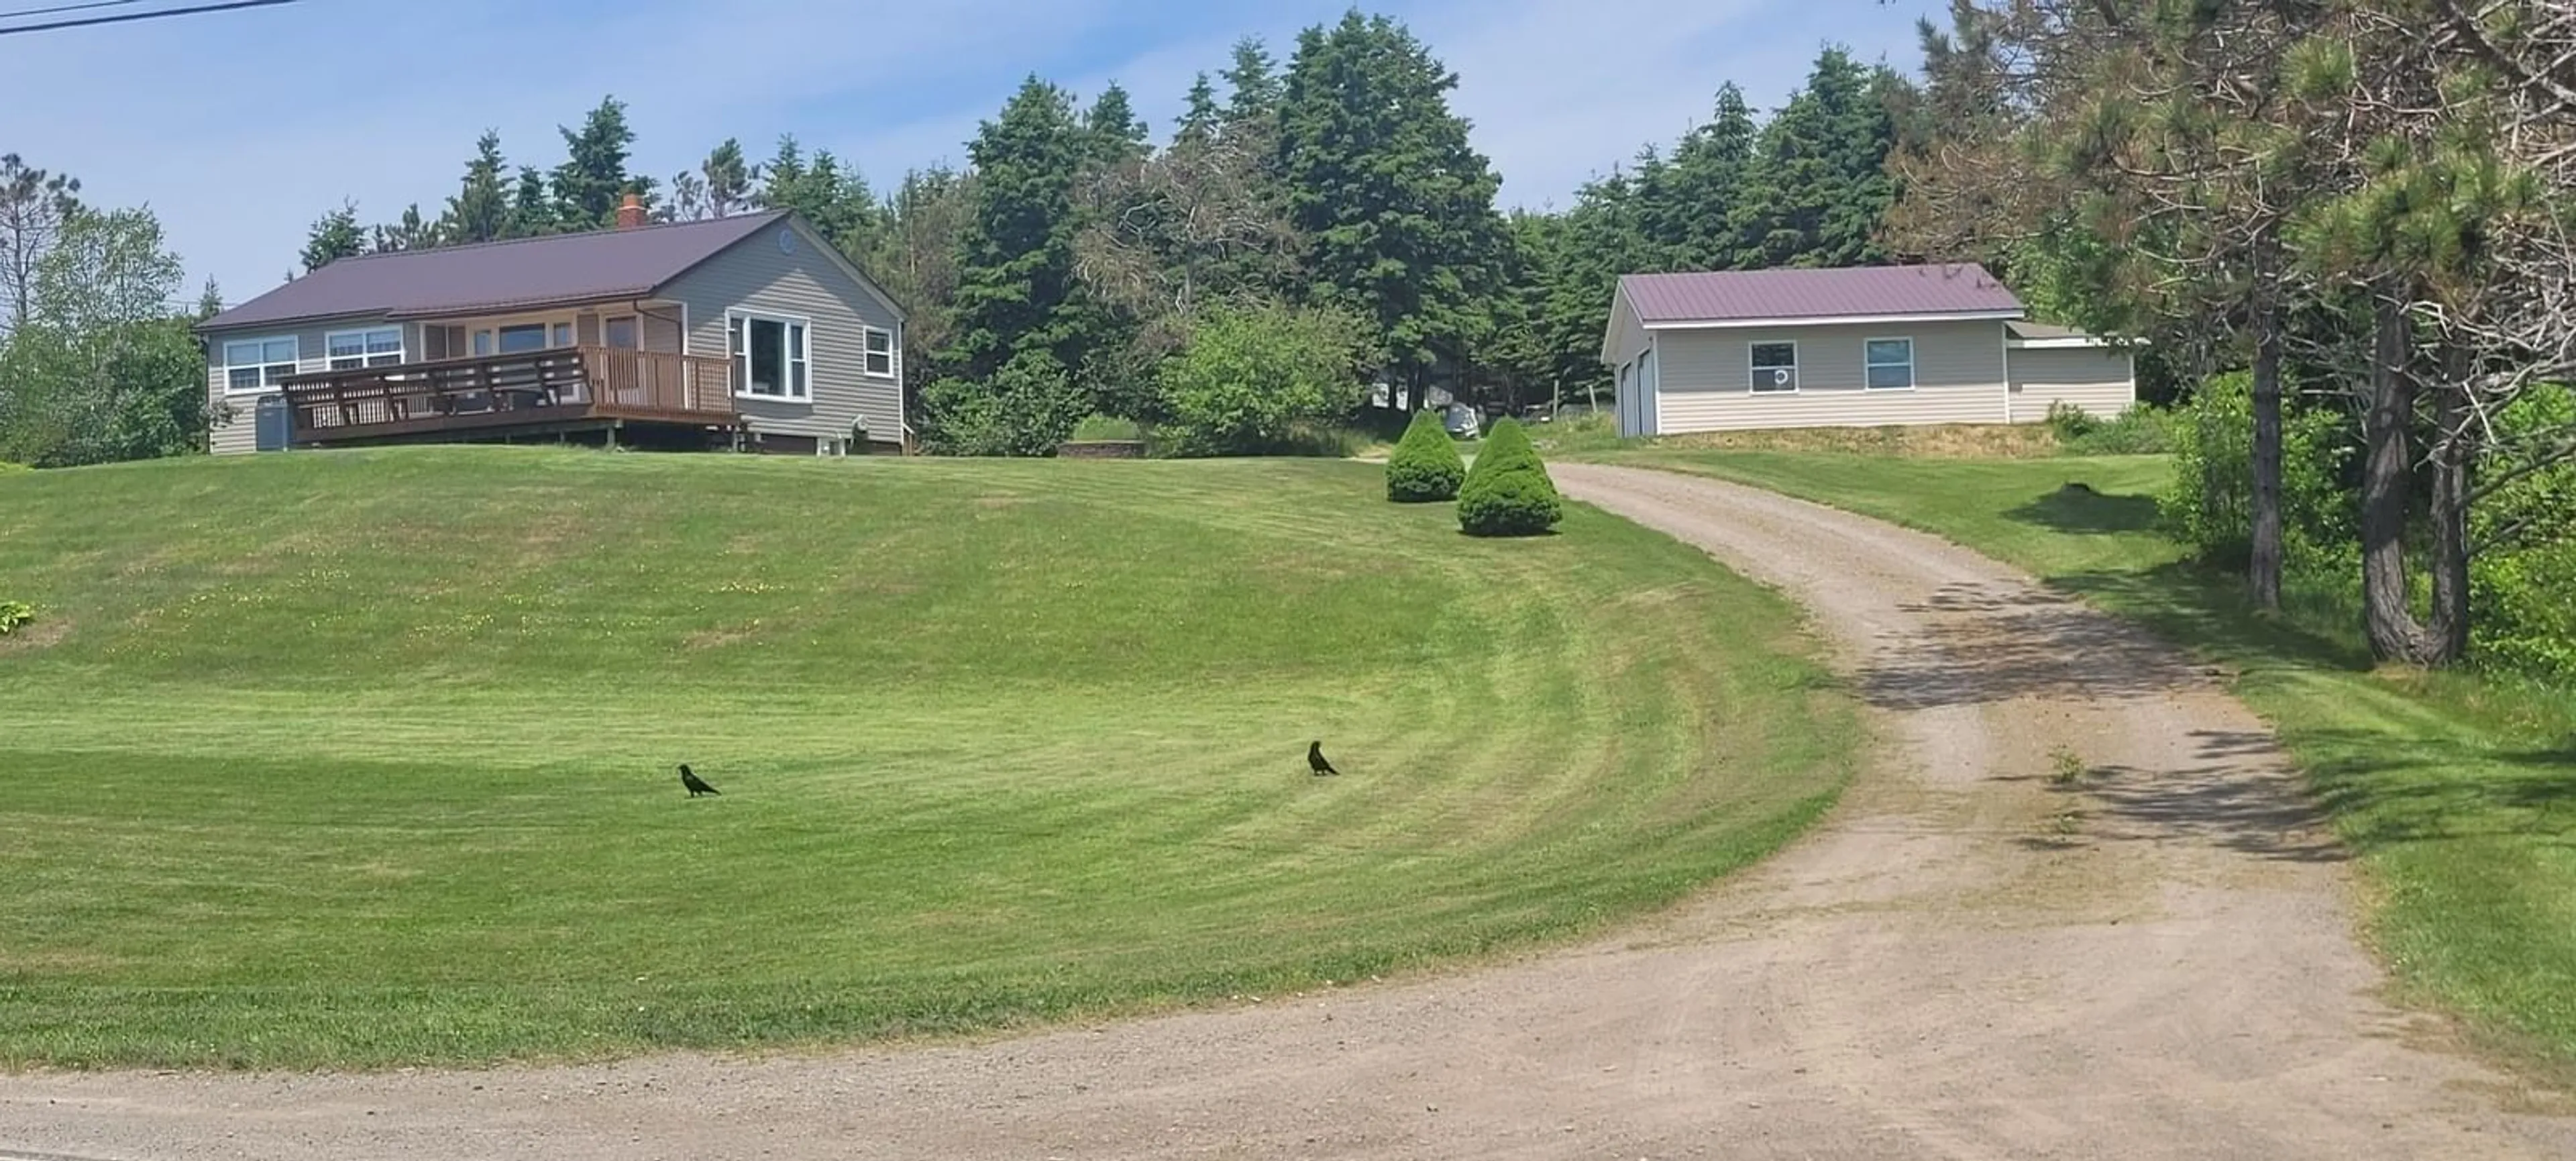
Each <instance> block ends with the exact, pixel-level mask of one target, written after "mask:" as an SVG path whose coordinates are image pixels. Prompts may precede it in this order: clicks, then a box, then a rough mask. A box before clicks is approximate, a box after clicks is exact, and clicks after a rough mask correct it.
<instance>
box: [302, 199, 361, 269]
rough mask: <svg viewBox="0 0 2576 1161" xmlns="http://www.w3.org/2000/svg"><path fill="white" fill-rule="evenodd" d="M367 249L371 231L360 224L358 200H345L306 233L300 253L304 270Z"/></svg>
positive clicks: (348, 256) (327, 263)
mask: <svg viewBox="0 0 2576 1161" xmlns="http://www.w3.org/2000/svg"><path fill="white" fill-rule="evenodd" d="M366 252H367V232H366V230H365V229H363V228H361V227H360V226H359V225H358V203H356V202H342V203H340V208H339V209H336V210H333V211H331V212H330V213H327V214H324V215H322V217H321V218H320V219H319V220H316V221H315V222H314V223H313V228H312V230H311V231H310V232H309V233H307V234H306V235H305V238H304V252H303V254H301V255H299V256H298V257H299V258H300V260H301V261H302V262H303V263H304V272H305V273H307V274H311V273H313V272H314V271H316V270H320V269H321V268H323V267H325V266H328V265H330V264H332V263H334V262H337V261H339V260H341V259H343V258H355V257H357V256H358V255H360V254H364V253H366Z"/></svg>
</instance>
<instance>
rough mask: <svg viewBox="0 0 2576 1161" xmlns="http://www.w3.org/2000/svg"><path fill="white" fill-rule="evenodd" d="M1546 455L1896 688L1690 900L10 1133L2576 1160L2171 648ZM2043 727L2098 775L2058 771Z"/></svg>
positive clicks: (1564, 473)
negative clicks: (2398, 951) (894, 1045)
mask: <svg viewBox="0 0 2576 1161" xmlns="http://www.w3.org/2000/svg"><path fill="white" fill-rule="evenodd" d="M1556 470H1557V472H1558V476H1559V479H1560V482H1561V483H1562V484H1563V485H1564V486H1565V488H1566V490H1567V491H1568V492H1570V493H1571V494H1573V495H1575V496H1577V497H1580V498H1582V499H1585V500H1589V501H1591V502H1593V503H1596V504H1599V505H1600V506H1602V507H1604V508H1607V509H1610V510H1612V511H1615V512H1619V513H1622V514H1624V515H1627V516H1630V517H1633V518H1635V519H1637V520H1639V521H1641V522H1644V523H1646V524H1649V525H1652V526H1654V527H1657V528H1661V529H1664V530H1666V531H1669V532H1671V533H1672V534H1674V535H1676V536H1679V537H1682V538H1683V539H1685V540H1689V541H1691V542H1693V543H1697V544H1700V545H1704V546H1706V547H1707V548H1708V549H1709V550H1710V551H1712V552H1714V553H1715V554H1717V555H1718V556H1720V557H1721V558H1723V559H1725V560H1726V561H1727V562H1728V563H1730V564H1732V565H1734V566H1735V567H1737V568H1739V569H1741V570H1742V571H1744V572H1746V573H1748V574H1751V575H1753V576H1755V577H1758V578H1761V579H1763V580H1766V581H1769V582H1772V583H1775V584H1777V585H1780V586H1782V587H1783V588H1785V589H1787V590H1789V591H1790V592H1791V593H1793V594H1795V595H1797V596H1798V597H1799V598H1800V599H1801V600H1803V601H1804V602H1805V603H1806V604H1807V605H1808V607H1810V608H1811V609H1813V610H1814V611H1815V613H1816V614H1817V620H1818V624H1819V625H1820V626H1821V628H1822V629H1823V630H1824V631H1825V632H1826V633H1827V635H1828V636H1829V637H1830V638H1831V639H1832V641H1833V642H1834V644H1835V645H1836V647H1837V648H1838V649H1839V651H1840V652H1841V655H1842V660H1843V663H1844V664H1845V666H1846V667H1847V672H1849V673H1850V674H1851V675H1852V676H1853V678H1854V679H1855V681H1856V683H1857V685H1858V688H1859V689H1861V690H1862V691H1863V693H1864V694H1865V696H1866V697H1867V698H1868V700H1869V701H1870V702H1871V703H1872V704H1873V705H1874V706H1875V707H1877V711H1878V712H1879V713H1880V714H1882V715H1883V724H1884V726H1885V734H1886V736H1887V738H1888V742H1889V746H1888V753H1887V755H1886V760H1885V761H1884V762H1883V763H1881V765H1880V768H1879V769H1877V770H1876V771H1874V772H1873V773H1872V774H1870V775H1869V776H1868V777H1867V778H1865V779H1864V780H1863V781H1862V782H1861V784H1859V785H1858V786H1856V787H1855V788H1854V790H1853V792H1852V794H1851V796H1850V798H1849V800H1848V801H1847V802H1846V804H1845V806H1844V807H1843V809H1842V810H1840V811H1839V812H1838V813H1837V814H1836V816H1835V817H1834V818H1833V819H1832V820H1831V821H1830V822H1829V823H1828V824H1827V825H1826V826H1825V827H1824V828H1823V829H1821V830H1820V831H1818V832H1817V833H1816V834H1814V835H1813V836H1811V837H1810V838H1809V839H1807V840H1806V841H1804V842H1802V843H1800V844H1799V845H1797V846H1795V847H1793V848H1792V849H1791V850H1789V851H1788V852H1786V853H1784V854H1783V855H1781V856H1780V857H1779V858H1777V859H1774V860H1773V861H1771V862H1769V863H1767V864H1765V865H1763V866H1761V867H1759V868H1756V869H1755V870H1752V871H1750V872H1747V873H1745V874H1743V875H1741V876H1738V877H1737V878H1735V879H1734V880H1731V881H1730V882H1728V883H1726V884H1724V885H1722V886H1720V887H1718V888H1716V889H1714V890H1712V891H1711V892H1710V893H1709V894H1708V895H1707V896H1706V897H1704V898H1703V899H1701V900H1700V901H1698V902H1696V903H1694V904H1692V905H1690V906H1688V907H1686V908H1684V909H1682V910H1681V911H1679V912H1677V913H1675V914H1672V915H1668V916H1665V917H1663V918H1661V919H1658V920H1655V921H1653V922H1651V923H1648V924H1646V925H1643V926H1641V927H1638V928H1636V929H1633V930H1630V931H1628V932H1625V933H1623V934H1622V935H1620V936H1619V937H1617V938H1613V939H1609V940H1605V941H1603V942H1601V943H1598V944H1596V945H1593V946H1590V947H1585V948H1581V949H1576V950H1572V951H1567V952H1560V953H1555V954H1549V955H1544V956H1538V957H1533V958H1531V959H1529V960H1528V961H1526V962H1521V963H1517V964H1513V965H1509V966H1505V967H1500V968H1494V969H1489V970H1483V971H1477V972H1472V973H1467V974H1465V975H1462V976H1458V977H1451V978H1439V979H1431V980H1422V981H1412V982H1405V983H1400V984H1389V985H1379V986H1372V987H1365V988H1359V989H1352V990H1346V991H1339V992H1335V993H1332V994H1330V995H1326V996H1320V997H1306V998H1279V997H1270V998H1266V999H1265V1002H1263V1003H1260V1004H1257V1005H1249V1006H1243V1007H1238V1008H1233V1009H1229V1010H1224V1011H1215V1012H1205V1013H1193V1014H1185V1015H1180V1016H1175V1017H1170V1018H1163V1019H1154V1020H1146V1021H1139V1022H1135V1023H1127V1024H1119V1025H1114V1026H1110V1027H1106V1028H1097V1029H1074V1030H1068V1031H1064V1032H1059V1033H1052V1034H1048V1035H1042V1036H1036V1037H1030V1038H1023V1039H1014V1040H1009V1041H1004V1042H998V1043H991V1044H980V1045H972V1046H962V1047H954V1048H939V1049H930V1050H891V1051H861V1052H846V1053H834V1054H829V1055H821V1056H812V1057H797V1058H788V1059H781V1058H769V1059H762V1060H735V1059H728V1058H717V1057H701V1056H680V1057H664V1058H657V1059H652V1060H644V1061H637V1062H632V1063H627V1064H620V1065H613V1066H603V1067H567V1068H542V1069H499V1070H491V1071H484V1072H473V1073H438V1074H429V1073H423V1074H418V1075H398V1076H311V1077H269V1076H258V1077H235V1076H191V1075H166V1076H165V1075H130V1074H128V1075H99V1076H56V1075H44V1076H33V1077H25V1076H21V1077H11V1078H5V1079H0V1157H6V1156H7V1155H8V1154H9V1152H10V1150H12V1149H17V1150H22V1151H25V1152H28V1153H49V1154H57V1155H70V1156H73V1157H80V1158H89V1157H103V1158H134V1159H143V1158H163V1157H174V1158H175V1157H192V1158H193V1157H206V1158H226V1157H245V1158H249V1157H257V1158H275V1159H282V1161H294V1159H305V1158H311V1159H322V1158H329V1159H332V1161H346V1159H352V1158H376V1157H382V1158H431V1157H436V1158H468V1157H540V1156H542V1157H549V1158H567V1159H589V1158H598V1159H605V1158H620V1159H626V1158H764V1157H767V1158H825V1157H830V1158H850V1157H863V1158H873V1157H886V1158H894V1157H905V1158H914V1157H933V1156H936V1157H961V1158H962V1157H975V1158H1015V1159H1016V1158H1027V1159H1032V1161H1034V1159H1038V1158H1056V1157H1061V1158H1143V1157H1170V1158H1179V1157H1193V1158H1199V1157H1247V1158H1249V1157H1265V1158H1266V1157H1291V1156H1293V1157H1328V1158H1399V1157H1400V1158H1450V1157H1454V1158H1577V1157H1580V1158H1668V1157H1728V1158H1773V1157H1776V1158H1894V1157H1909V1158H1910V1157H1957V1158H2006V1157H2083V1158H2119V1159H2131V1158H2159V1157H2172V1158H2195V1159H2207V1158H2261V1159H2264V1161H2278V1159H2283V1158H2298V1157H2318V1158H2375V1157H2386V1158H2432V1157H2477V1158H2499V1159H2500V1158H2523V1157H2576V1123H2571V1122H2569V1121H2566V1120H2559V1119H2552V1118H2548V1117H2542V1116H2531V1115H2520V1114H2514V1113H2508V1112H2505V1111H2501V1110H2503V1109H2505V1108H2507V1107H2510V1106H2514V1105H2517V1104H2519V1103H2520V1101H2519V1098H2518V1095H2517V1093H2516V1091H2515V1090H2514V1089H2513V1088H2512V1087H2511V1086H2510V1085H2508V1084H2507V1083H2505V1082H2504V1081H2503V1080H2502V1079H2501V1078H2500V1077H2498V1076H2496V1075H2495V1074H2493V1073H2490V1072H2488V1071H2487V1070H2485V1069H2483V1068H2481V1067H2479V1066H2477V1065H2475V1064H2473V1063H2471V1062H2468V1061H2467V1060H2465V1059H2463V1058H2461V1057H2459V1056H2457V1055H2454V1054H2452V1053H2449V1052H2447V1051H2444V1050H2443V1049H2442V1048H2441V1047H2440V1046H2439V1042H2440V1029H2439V1027H2438V1025H2435V1024H2433V1022H2430V1021H2422V1020H2410V1019H2408V1018H2406V1017H2404V1016H2402V1015H2400V1014H2399V1013H2397V1012H2395V1011H2393V1010H2391V1009H2390V1008H2389V1007H2387V1006H2385V1005H2384V1004H2383V1003H2381V1002H2380V1001H2379V1000H2377V999H2375V998H2374V990H2375V989H2376V988H2377V987H2378V986H2379V985H2380V983H2381V977H2380V973H2379V972H2378V971H2377V970H2376V969H2375V968H2374V966H2373V965H2372V963H2371V962H2370V961H2369V960H2368V959H2367V958H2366V957H2365V956H2364V955H2363V954H2362V952H2361V951H2360V950H2359V949H2358V948H2357V947H2356V945H2355V943H2354V941H2353V937H2352V935H2351V927H2352V915H2351V914H2350V907H2351V905H2350V901H2349V898H2348V894H2349V890H2350V885H2349V882H2348V878H2349V876H2348V873H2347V870H2346V869H2345V868H2344V867H2343V866H2341V865H2340V864H2339V862H2338V855H2337V852H2336V850H2335V848H2334V847H2333V846H2332V845H2331V844H2330V843H2328V842H2327V841H2326V839H2325V838H2324V836H2323V835H2322V834H2321V833H2320V832H2319V831H2318V830H2317V829H2315V827H2314V825H2313V820H2312V819H2310V818H2309V817H2308V816H2307V815H2306V814H2305V813H2304V812H2303V811H2302V809H2301V808H2300V807H2299V805H2298V804H2297V801H2296V799H2295V797H2294V795H2293V794H2292V793H2291V784H2290V782H2289V781H2288V779H2287V778H2286V777H2285V776H2284V775H2283V774H2282V773H2281V772H2280V770H2279V769H2278V767H2277V765H2276V758H2275V755H2274V754H2273V752H2272V750H2271V748H2270V745H2269V743H2268V742H2267V740H2266V738H2265V736H2264V733H2263V731H2262V730H2261V728H2260V727H2259V725H2258V724H2257V723H2256V722H2255V720H2254V719H2253V718H2252V717H2250V716H2249V715H2248V714H2247V713H2246V711H2245V710H2244V709H2243V708H2241V707H2240V706H2238V705H2237V704H2235V703H2234V702H2233V701H2231V700H2230V699H2228V698H2227V697H2225V696H2223V695H2222V694H2221V693H2220V692H2219V691H2218V690H2217V689H2216V688H2215V687H2214V686H2213V685H2212V684H2211V683H2210V682H2208V681H2207V680H2206V679H2204V678H2203V677H2201V676H2200V675H2199V674H2197V673H2196V672H2194V670H2193V669H2192V668H2191V667H2190V666H2189V665H2187V664H2186V663H2184V662H2183V661H2182V660H2181V659H2179V658H2177V657H2176V656H2174V655H2172V654H2170V653H2168V652H2166V651H2164V650H2162V649H2160V648H2158V647H2156V646H2154V645H2153V644H2151V643H2149V642H2147V641H2144V640H2142V639H2140V638H2138V637H2136V636H2134V635H2132V634H2130V633H2127V632H2125V631H2123V630H2121V629H2120V628H2119V627H2117V626H2115V625H2114V624H2112V623H2110V622H2109V621H2107V620H2106V619H2104V618H2102V617H2100V616H2098V615H2095V614H2093V613H2090V612H2088V611H2086V610H2084V609H2082V608H2080V607H2078V606H2075V605H2072V604H2069V603H2066V602H2063V601H2060V600H2058V599H2055V598H2053V597H2050V596H2048V595H2046V594H2044V593H2042V592H2040V591H2038V590H2036V589H2034V588H2033V586H2031V585H2030V584H2029V583H2027V582H2026V581H2025V580H2024V579H2022V578H2019V577H2017V576H2016V575H2014V574H2013V573H2012V572H2011V571H2010V570H2007V569H2005V568H2003V567H2001V566H1999V565H1996V564H1994V563H1991V562H1989V561H1986V560H1983V559H1981V558H1979V557H1976V556H1974V555H1972V554H1969V553H1967V552H1964V551H1961V550H1959V549H1956V548H1953V547H1950V546H1947V545H1944V544H1942V543H1939V542H1937V541H1935V540H1932V539H1930V538H1927V537H1923V536H1918V535H1915V534H1912V533H1908V532H1903V531H1899V530H1896V529H1892V528H1889V527H1886V526H1884V525H1880V524H1876V523H1873V522H1870V521H1866V520H1862V519H1859V518H1857V517H1852V516H1848V515H1843V514H1840V513H1835V512H1831V511H1827V510H1825V509H1820V508H1815V507H1812V506H1809V505H1805V504H1801V503H1797V502H1795V501H1790V500H1785V499H1781V498H1779V497H1775V496H1770V495H1767V494H1764V493H1760V492H1754V491H1748V490H1744V489H1740V488H1734V487H1730V486H1726V485H1721V484H1716V483H1710V482H1704V481H1695V480H1686V479H1681V478H1677V477H1671V476H1662V475H1656V474H1652V473H1643V472H1635V471H1626V470H1620V469H1611V468H1596V467H1581V466H1561V467H1559V468H1558V469H1556ZM2061 747H2063V748H2066V749H2067V750H2069V751H2071V752H2072V753H2074V754H2076V755H2078V756H2080V758H2081V759H2082V761H2083V762H2084V763H2085V764H2087V765H2089V766H2091V767H2094V768H2095V769H2096V770H2097V773H2096V774H2095V775H2094V776H2093V778H2092V779H2091V781H2090V784H2089V788H2088V789H2086V790H2082V791H2069V790H2066V789H2062V788H2059V787H2056V786H2054V785H2052V784H2051V781H2050V778H2049V773H2050V771H2051V770H2052V768H2053V766H2054V764H2055V762H2054V759H2053V758H2052V754H2053V752H2054V751H2056V750H2058V749H2059V748H2061ZM2070 812H2072V813H2070Z"/></svg>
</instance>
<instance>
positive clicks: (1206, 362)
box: [1157, 303, 1367, 456]
mask: <svg viewBox="0 0 2576 1161" xmlns="http://www.w3.org/2000/svg"><path fill="white" fill-rule="evenodd" d="M1361 333H1362V332H1361V328H1360V327H1359V326H1358V324H1356V323H1354V322H1353V321H1351V320H1350V319H1349V318H1347V317H1345V316H1343V315H1342V314H1340V313H1338V312H1335V311H1330V310H1319V309H1310V308H1304V307H1290V306H1281V305H1278V304H1275V303H1254V304H1249V305H1238V306H1220V307H1217V308H1214V309H1212V310H1209V311H1208V312H1207V313H1206V314H1204V315H1203V316H1201V317H1200V318H1198V319H1197V320H1196V321H1195V322H1193V323H1192V324H1191V327H1190V338H1189V345H1188V346H1187V347H1186V348H1184V349H1183V350H1182V351H1181V353H1180V354H1177V355H1174V356H1172V357H1171V358H1169V359H1166V360H1164V362H1163V366H1162V369H1161V371H1160V372H1159V373H1158V375H1157V383H1158V385H1159V387H1160V392H1159V393H1160V397H1161V401H1162V409H1163V412H1164V414H1165V415H1166V416H1167V417H1168V418H1167V419H1166V421H1165V422H1164V423H1163V424H1162V425H1161V426H1160V427H1159V428H1158V429H1157V433H1158V434H1160V435H1162V436H1164V437H1166V438H1168V439H1169V440H1170V443H1171V448H1172V451H1173V452H1174V454H1177V455H1199V456H1222V455H1259V454H1265V453H1273V454H1275V453H1278V452H1283V451H1291V450H1294V449H1295V447H1296V446H1297V435H1298V433H1299V431H1300V430H1302V429H1311V428H1312V427H1313V426H1314V425H1316V424H1319V423H1321V422H1323V421H1326V420H1332V419H1338V418H1340V417H1342V416H1344V415H1347V414H1349V413H1350V411H1351V410H1352V409H1353V408H1356V407H1358V406H1359V405H1360V401H1361V399H1363V398H1364V397H1365V396H1366V390H1367V389H1366V388H1365V387H1364V386H1363V385H1362V384H1361V383H1360V379H1359V359H1360V348H1359V340H1358V337H1357V336H1358V335H1359V334H1361Z"/></svg>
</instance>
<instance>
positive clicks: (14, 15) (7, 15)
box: [0, 0, 143, 20]
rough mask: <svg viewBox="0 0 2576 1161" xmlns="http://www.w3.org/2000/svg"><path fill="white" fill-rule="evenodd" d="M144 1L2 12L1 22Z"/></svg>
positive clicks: (106, 0) (94, 1) (92, 1)
mask: <svg viewBox="0 0 2576 1161" xmlns="http://www.w3.org/2000/svg"><path fill="white" fill-rule="evenodd" d="M141 3H143V0H89V3H87V4H57V5H54V6H53V7H51V8H28V9H24V10H22V11H18V12H0V20H17V19H20V18H22V17H27V16H51V15H53V14H54V13H57V12H87V11H89V10H90V9H92V8H128V7H132V6H133V5H136V4H141Z"/></svg>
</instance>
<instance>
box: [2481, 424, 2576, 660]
mask: <svg viewBox="0 0 2576 1161" xmlns="http://www.w3.org/2000/svg"><path fill="white" fill-rule="evenodd" d="M2571 427H2576V394H2571V393H2569V392H2566V391H2535V392H2531V393H2529V394H2526V395H2524V396H2523V397H2522V398H2521V399H2518V400H2516V401H2515V402H2514V405H2513V406H2511V407H2508V408H2505V409H2504V410H2503V411H2501V412H2499V413H2498V414H2497V415H2496V416H2495V432H2496V437H2497V441H2498V447H2497V448H2496V450H2495V451H2494V453H2493V454H2492V455H2491V456H2490V458H2489V461H2488V463H2487V464H2486V465H2485V467H2484V471H2485V473H2486V478H2488V479H2490V480H2496V481H2501V484H2500V486H2497V487H2496V488H2495V490H2494V492H2493V493H2492V494H2490V495H2488V496H2486V497H2484V498H2483V499H2481V500H2480V501H2479V503H2478V504H2477V506H2476V508H2475V509H2474V510H2473V511H2472V512H2471V515H2470V526H2471V539H2472V540H2473V541H2474V542H2475V543H2478V544H2479V545H2481V546H2483V547H2482V549H2481V551H2480V552H2479V553H2478V555H2477V557H2476V559H2475V560H2474V561H2472V562H2471V564H2470V566H2469V594H2470V600H2471V601H2472V602H2473V604H2474V609H2473V613H2472V615H2473V617H2474V618H2475V621H2474V623H2475V624H2476V626H2477V640H2476V641H2475V642H2474V643H2473V649H2474V652H2475V653H2476V655H2477V658H2478V660H2479V661H2480V662H2481V663H2483V664H2487V665H2491V666H2495V667H2498V668H2503V669H2511V670H2515V671H2518V672H2521V673H2524V674H2527V675H2529V676H2532V677H2537V678H2541V679H2543V680H2546V681H2553V682H2558V683H2562V684H2568V683H2576V462H2560V463H2556V464H2547V463H2546V461H2545V459H2543V458H2539V457H2546V456H2548V455H2550V454H2552V453H2553V452H2554V451H2555V445H2556V443H2557V440H2558V438H2559V437H2561V436H2562V435H2563V433H2565V432H2566V431H2568V430H2569V429H2570V428H2571Z"/></svg>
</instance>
